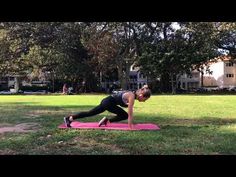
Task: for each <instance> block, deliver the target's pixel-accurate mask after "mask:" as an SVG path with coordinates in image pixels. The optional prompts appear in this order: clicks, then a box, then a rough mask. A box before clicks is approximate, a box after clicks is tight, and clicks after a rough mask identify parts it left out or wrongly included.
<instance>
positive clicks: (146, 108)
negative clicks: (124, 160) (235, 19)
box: [0, 95, 236, 155]
mask: <svg viewBox="0 0 236 177" xmlns="http://www.w3.org/2000/svg"><path fill="white" fill-rule="evenodd" d="M105 96H106V95H67V96H62V95H58V96H52V95H51V96H50V95H49V96H0V110H1V113H0V130H1V129H2V128H4V127H10V126H15V125H18V124H22V123H34V124H35V126H34V130H35V131H32V132H4V133H0V154H30V155H34V154H37V155H38V154H40V155H41V154H50V155H53V154H62V155H65V154H72V155H73V154H76V155H77V154H83V155H96V154H99V155H103V154H108V155H110V154H112V155H113V154H114V155H116V154H117V155H123V154H125V155H126V154H135V155H136V154H137V155H138V154H143V155H146V154H147V155H152V154H155V155H172V154H186V155H188V154H190V155H195V154H199V155H200V154H234V155H235V154H236V96H234V95H229V96H228V95H223V96H222V95H219V96H217V95H204V96H197V95H177V96H176V95H173V96H172V95H157V96H152V97H151V98H150V99H149V100H148V101H146V102H145V103H139V102H138V101H136V103H135V107H134V117H135V122H136V123H141V122H142V123H156V124H158V125H159V126H160V127H161V130H159V131H114V130H109V131H104V130H76V129H64V130H62V129H58V128H57V126H58V125H59V124H61V123H63V116H65V115H68V114H71V113H76V112H79V111H83V110H88V109H90V108H93V107H94V106H95V105H97V104H99V103H100V101H101V99H102V98H104V97H105ZM104 115H108V116H109V115H111V114H110V113H108V112H105V113H103V114H100V115H98V116H94V117H90V118H84V119H81V120H80V121H83V122H87V121H99V120H100V119H101V118H102V117H103V116H104Z"/></svg>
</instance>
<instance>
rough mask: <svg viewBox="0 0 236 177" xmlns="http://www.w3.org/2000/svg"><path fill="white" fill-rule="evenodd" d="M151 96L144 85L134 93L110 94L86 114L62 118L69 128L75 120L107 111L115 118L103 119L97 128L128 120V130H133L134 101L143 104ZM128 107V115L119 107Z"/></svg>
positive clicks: (81, 113)
mask: <svg viewBox="0 0 236 177" xmlns="http://www.w3.org/2000/svg"><path fill="white" fill-rule="evenodd" d="M150 96H151V90H150V89H149V88H148V86H147V85H144V86H143V87H142V88H141V89H138V90H136V91H134V92H132V91H122V92H118V93H116V94H112V95H110V96H108V97H106V98H104V99H103V100H102V101H101V103H100V104H99V105H98V106H96V107H95V108H93V109H92V110H90V111H87V112H80V113H78V114H75V115H70V116H67V117H64V122H65V125H66V126H67V127H71V125H70V124H71V122H72V121H73V120H75V119H80V118H84V117H90V116H94V115H97V114H100V113H102V112H104V111H109V112H111V113H114V114H116V116H114V117H112V118H110V119H108V118H106V117H104V118H103V119H101V121H100V122H99V123H98V126H102V125H106V124H107V122H118V121H122V120H126V119H128V126H129V128H130V129H133V128H134V127H133V107H134V102H135V100H138V101H140V102H145V101H146V100H147V99H149V98H150ZM120 106H121V107H128V113H127V112H126V111H125V110H123V109H122V108H121V107H120Z"/></svg>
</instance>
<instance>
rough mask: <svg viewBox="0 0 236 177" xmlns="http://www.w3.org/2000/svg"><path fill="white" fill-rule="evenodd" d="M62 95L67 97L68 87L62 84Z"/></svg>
mask: <svg viewBox="0 0 236 177" xmlns="http://www.w3.org/2000/svg"><path fill="white" fill-rule="evenodd" d="M62 94H64V95H67V94H68V87H67V84H64V85H63V88H62Z"/></svg>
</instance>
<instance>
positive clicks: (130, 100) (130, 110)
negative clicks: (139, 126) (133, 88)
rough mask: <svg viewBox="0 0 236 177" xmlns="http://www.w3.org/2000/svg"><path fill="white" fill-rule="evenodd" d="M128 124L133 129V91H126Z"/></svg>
mask: <svg viewBox="0 0 236 177" xmlns="http://www.w3.org/2000/svg"><path fill="white" fill-rule="evenodd" d="M127 96H128V103H129V104H128V126H129V128H131V129H133V128H134V127H133V107H134V99H135V96H134V94H133V93H128V94H127Z"/></svg>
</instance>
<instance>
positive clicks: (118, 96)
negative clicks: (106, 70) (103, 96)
mask: <svg viewBox="0 0 236 177" xmlns="http://www.w3.org/2000/svg"><path fill="white" fill-rule="evenodd" d="M127 92H130V91H128V90H126V91H119V92H117V93H115V94H112V95H111V96H112V97H113V98H115V101H116V104H117V105H120V106H122V107H128V105H127V104H126V103H125V102H124V100H123V98H122V97H123V95H124V94H125V93H127ZM133 93H135V92H133ZM135 96H136V95H135Z"/></svg>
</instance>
